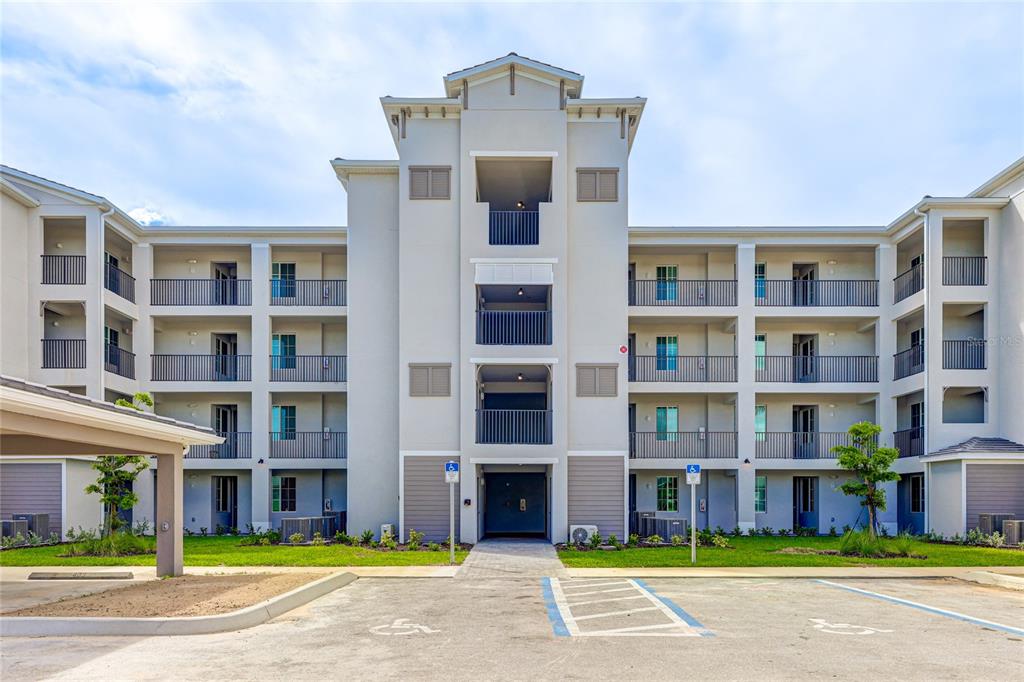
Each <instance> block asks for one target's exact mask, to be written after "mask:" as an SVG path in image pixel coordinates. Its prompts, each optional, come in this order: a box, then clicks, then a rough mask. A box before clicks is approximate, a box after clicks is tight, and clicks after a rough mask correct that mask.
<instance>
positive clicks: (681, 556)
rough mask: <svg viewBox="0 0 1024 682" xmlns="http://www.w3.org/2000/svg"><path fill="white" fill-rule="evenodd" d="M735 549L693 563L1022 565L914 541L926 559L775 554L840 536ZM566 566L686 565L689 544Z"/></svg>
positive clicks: (1005, 553)
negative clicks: (789, 548) (780, 550)
mask: <svg viewBox="0 0 1024 682" xmlns="http://www.w3.org/2000/svg"><path fill="white" fill-rule="evenodd" d="M729 543H730V544H731V545H732V546H733V547H734V548H735V549H718V548H715V547H698V548H697V565H698V566H1022V565H1024V551H1014V550H1005V549H992V548H987V547H967V546H961V545H941V544H935V543H930V542H915V543H914V548H913V553H914V554H921V555H924V556H927V557H928V558H927V559H903V558H901V559H861V558H855V557H844V556H828V555H816V554H777V553H774V551H775V550H778V549H781V548H783V547H813V548H815V549H837V548H838V547H839V538H832V537H816V538H795V537H787V538H780V537H772V538H763V537H738V538H737V537H730V538H729ZM559 557H560V558H561V559H562V563H563V564H565V565H566V566H568V567H569V568H631V567H633V568H653V567H686V566H689V565H690V548H689V547H637V548H633V549H623V550H621V551H618V552H611V551H600V550H598V551H582V552H581V551H578V550H569V551H565V550H563V551H560V552H559Z"/></svg>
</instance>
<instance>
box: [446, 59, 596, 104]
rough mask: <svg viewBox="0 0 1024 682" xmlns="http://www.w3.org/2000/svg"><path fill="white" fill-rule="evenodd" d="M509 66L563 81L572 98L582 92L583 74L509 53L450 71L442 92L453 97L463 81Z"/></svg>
mask: <svg viewBox="0 0 1024 682" xmlns="http://www.w3.org/2000/svg"><path fill="white" fill-rule="evenodd" d="M510 64H515V65H516V68H517V69H518V68H523V69H526V70H527V71H532V72H534V73H536V74H537V75H539V76H548V77H550V78H552V79H554V80H556V81H559V80H565V81H567V82H566V86H568V89H570V90H573V91H574V92H573V96H574V97H579V96H580V95H581V94H582V92H583V74H581V73H576V72H575V71H569V70H568V69H563V68H560V67H558V66H553V65H551V64H546V63H544V62H539V61H537V60H536V59H530V58H529V57H522V56H520V55H518V54H516V53H515V52H509V53H508V54H507V55H505V56H504V57H498V58H497V59H492V60H490V61H487V62H483V63H482V64H477V65H476V66H470V67H467V68H465V69H459V70H458V71H452V72H451V73H449V74H448V75H447V76H445V77H444V91H445V94H446V95H447V96H448V97H454V96H455V95H456V93H458V92H459V91H460V90H461V89H462V81H463V80H476V79H478V78H482V77H484V76H487V75H489V74H491V73H493V72H495V71H500V70H504V69H505V68H507V67H508V66H509V65H510Z"/></svg>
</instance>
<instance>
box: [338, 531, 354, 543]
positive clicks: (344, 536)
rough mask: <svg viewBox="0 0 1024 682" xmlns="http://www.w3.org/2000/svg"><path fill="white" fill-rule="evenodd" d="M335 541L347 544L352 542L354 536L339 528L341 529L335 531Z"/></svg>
mask: <svg viewBox="0 0 1024 682" xmlns="http://www.w3.org/2000/svg"><path fill="white" fill-rule="evenodd" d="M334 541H335V542H336V543H338V544H339V545H347V544H349V543H350V542H352V538H350V537H349V536H348V535H347V534H346V533H345V531H343V530H339V531H335V533H334Z"/></svg>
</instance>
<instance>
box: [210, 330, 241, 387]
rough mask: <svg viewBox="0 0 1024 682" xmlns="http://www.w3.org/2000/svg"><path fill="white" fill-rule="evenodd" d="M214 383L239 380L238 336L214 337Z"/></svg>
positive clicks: (219, 335)
mask: <svg viewBox="0 0 1024 682" xmlns="http://www.w3.org/2000/svg"><path fill="white" fill-rule="evenodd" d="M213 355H214V358H213V372H214V381H236V380H237V379H238V334H214V335H213Z"/></svg>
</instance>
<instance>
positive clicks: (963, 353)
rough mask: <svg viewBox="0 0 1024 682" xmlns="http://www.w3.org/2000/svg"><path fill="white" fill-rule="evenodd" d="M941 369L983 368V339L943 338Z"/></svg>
mask: <svg viewBox="0 0 1024 682" xmlns="http://www.w3.org/2000/svg"><path fill="white" fill-rule="evenodd" d="M942 369H985V339H964V340H956V341H945V340H943V342H942Z"/></svg>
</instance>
